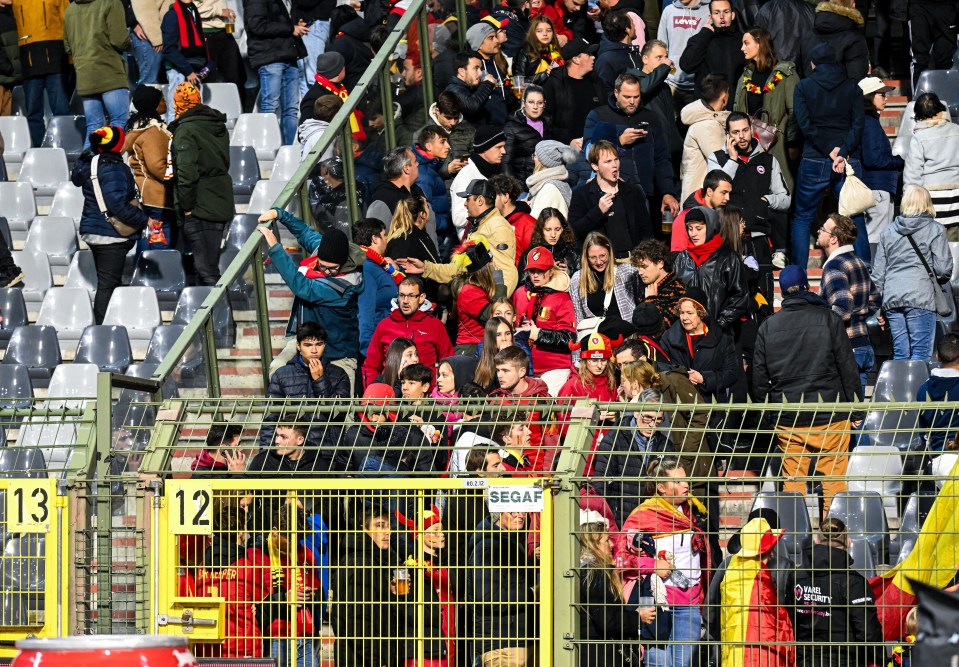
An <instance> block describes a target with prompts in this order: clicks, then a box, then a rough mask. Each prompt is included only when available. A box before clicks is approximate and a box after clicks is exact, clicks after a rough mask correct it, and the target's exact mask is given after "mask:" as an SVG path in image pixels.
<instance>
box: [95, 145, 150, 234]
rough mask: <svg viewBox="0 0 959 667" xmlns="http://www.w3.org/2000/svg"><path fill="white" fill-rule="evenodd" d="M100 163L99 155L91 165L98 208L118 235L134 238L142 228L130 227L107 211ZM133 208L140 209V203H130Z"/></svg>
mask: <svg viewBox="0 0 959 667" xmlns="http://www.w3.org/2000/svg"><path fill="white" fill-rule="evenodd" d="M99 162H100V156H99V155H97V156H96V157H94V158H93V161H92V162H91V163H90V177H91V178H92V179H93V196H94V197H96V198H97V206H98V207H99V208H100V213H102V214H103V216H104V217H105V218H106V219H107V222H109V223H110V225H111V226H112V227H113V228H114V229H115V230H117V234H119V235H120V236H122V237H124V238H126V237H129V236H133V235H134V234H136V233H138V232H140V231H141V228H140V227H134V226H133V225H129V224H127V223H126V222H124V221H123V220H121V219H120V218H118V217H117V216H115V215H113V214H112V213H110V211H109V210H108V209H107V203H106V202H105V201H104V200H103V190H102V189H101V188H100V179H99V178H97V165H98V163H99ZM130 205H131V206H135V207H136V208H140V202H139V201H137V200H136V199H134V200H132V201H131V202H130Z"/></svg>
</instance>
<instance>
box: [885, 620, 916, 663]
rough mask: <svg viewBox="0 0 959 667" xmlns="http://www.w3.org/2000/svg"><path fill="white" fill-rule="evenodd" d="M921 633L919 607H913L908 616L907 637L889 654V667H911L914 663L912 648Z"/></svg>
mask: <svg viewBox="0 0 959 667" xmlns="http://www.w3.org/2000/svg"><path fill="white" fill-rule="evenodd" d="M918 632H919V607H913V608H912V609H910V610H909V613H908V614H906V636H905V637H903V639H902V643H901V644H899V645H897V646H894V647H893V649H892V651H891V652H890V654H889V662H887V663H886V664H887V666H888V667H909V665H910V664H911V663H912V646H913V644H915V643H916V635H917V634H918Z"/></svg>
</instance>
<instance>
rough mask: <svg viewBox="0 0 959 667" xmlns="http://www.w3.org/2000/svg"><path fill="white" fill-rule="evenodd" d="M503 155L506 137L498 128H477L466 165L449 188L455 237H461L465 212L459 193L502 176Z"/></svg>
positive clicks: (465, 216)
mask: <svg viewBox="0 0 959 667" xmlns="http://www.w3.org/2000/svg"><path fill="white" fill-rule="evenodd" d="M504 155H506V135H504V134H503V131H502V129H500V128H497V127H493V126H491V125H487V126H483V127H479V128H477V130H476V134H475V135H473V150H472V152H470V156H469V160H468V161H467V163H466V166H465V167H463V168H462V169H460V171H459V173H458V174H456V178H454V179H453V184H452V185H451V186H450V211H451V215H452V217H453V227H454V228H455V231H456V238H457V239H459V240H462V238H463V237H464V236H465V230H466V218H467V215H468V214H467V212H466V207H465V206H464V204H465V198H463V197H460V196H459V194H457V193H459V192H462V191H463V190H465V189H466V186H468V185H469V184H470V183H472V182H473V181H475V180H476V179H490V178H493V176H496V175H497V174H499V173H502V164H503V156H504Z"/></svg>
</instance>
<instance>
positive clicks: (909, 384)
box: [872, 359, 929, 403]
mask: <svg viewBox="0 0 959 667" xmlns="http://www.w3.org/2000/svg"><path fill="white" fill-rule="evenodd" d="M928 379H929V367H928V366H927V365H926V362H924V361H915V360H912V359H890V360H889V361H885V362H883V364H882V366H881V367H880V368H879V376H878V377H877V378H876V388H875V390H874V391H873V394H872V400H873V401H876V402H884V403H885V402H894V401H903V402H905V401H915V400H916V391H918V389H919V387H920V385H922V383H923V382H925V381H926V380H928Z"/></svg>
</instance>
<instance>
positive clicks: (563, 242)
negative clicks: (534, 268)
mask: <svg viewBox="0 0 959 667" xmlns="http://www.w3.org/2000/svg"><path fill="white" fill-rule="evenodd" d="M534 248H546V249H547V250H549V251H550V252H551V253H553V261H555V262H556V267H557V268H558V269H560V270H561V271H563V272H565V273H566V275H568V276H572V275H573V274H574V273H576V272H577V271H579V260H580V257H581V253H580V251H579V250H578V249H577V247H576V237H574V236H573V228H572V227H570V226H569V222H567V221H566V216H565V215H563V212H562V211H560V210H559V209H558V208H551V207H549V208H544V209H543V210H542V212H540V214H539V218H537V219H536V225H535V226H534V227H533V234H532V236H530V239H529V249H528V250H527V251H526V252H525V253H523V258H522V259H520V261H519V272H520V275H525V273H526V261H527V259H528V258H529V254H530V252H532V251H533V249H534Z"/></svg>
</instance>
